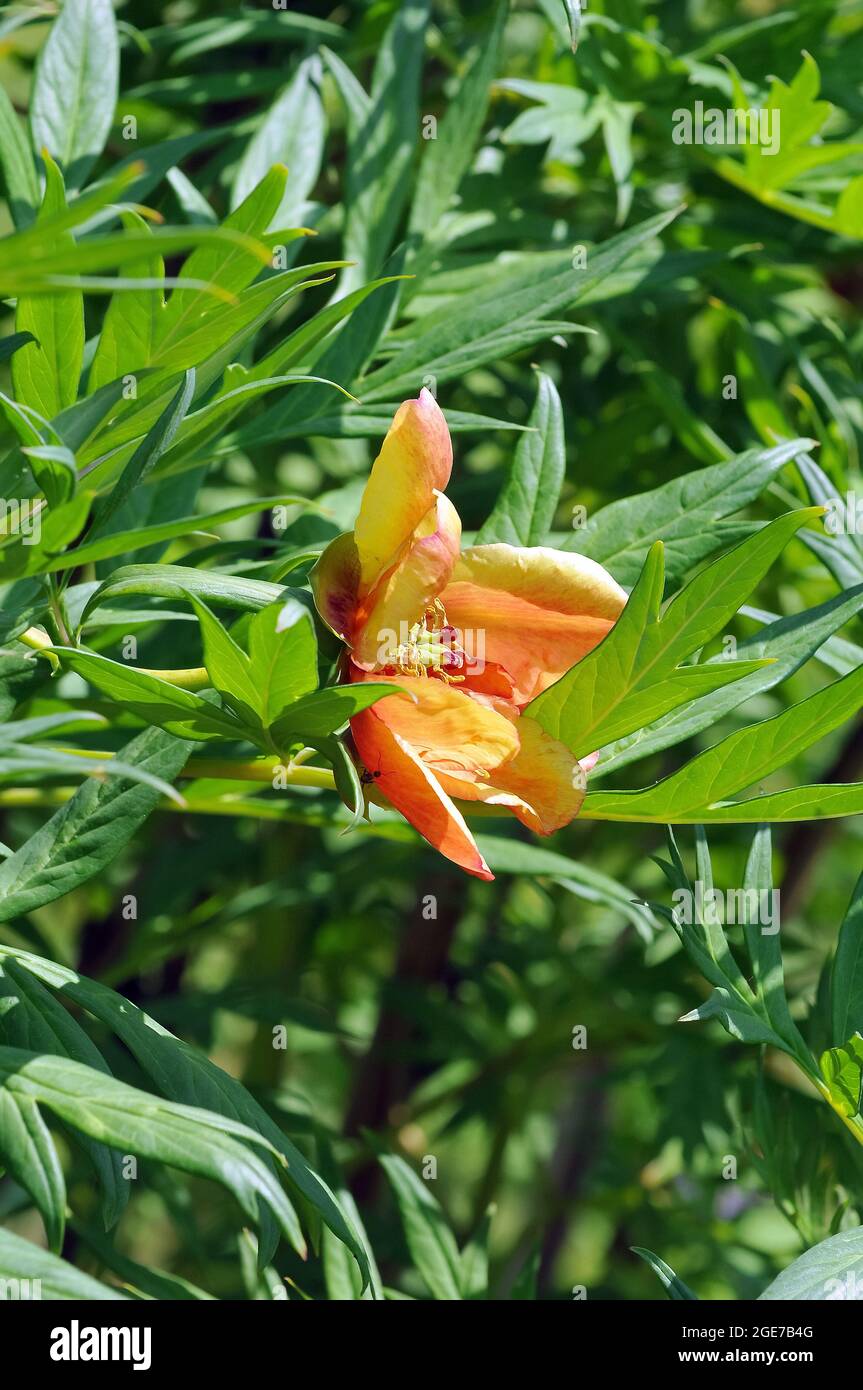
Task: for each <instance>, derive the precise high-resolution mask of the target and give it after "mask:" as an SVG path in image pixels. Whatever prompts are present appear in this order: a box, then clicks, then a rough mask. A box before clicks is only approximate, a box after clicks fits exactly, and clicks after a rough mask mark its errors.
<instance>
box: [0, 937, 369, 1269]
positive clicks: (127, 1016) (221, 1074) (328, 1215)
mask: <svg viewBox="0 0 863 1390" xmlns="http://www.w3.org/2000/svg"><path fill="white" fill-rule="evenodd" d="M0 951H2V952H3V954H4V955H5V956H7V957H8V958H10V959H14V960H15V961H16V962H17V963H18V964H19V965H20V966H22V967H23V968H25V969H27V970H30V971H32V972H33V973H34V974H35V975H36V976H37V977H38V978H39V979H40V980H42V982H43V983H44V984H46V985H47V986H48V987H49V988H50V989H57V990H62V992H63V994H64V996H66V997H67V998H69V999H71V1000H73V1001H74V1002H75V1003H76V1004H79V1005H80V1006H81V1007H82V1008H84V1009H86V1010H87V1012H88V1013H91V1014H92V1015H93V1016H94V1018H98V1019H100V1020H101V1022H102V1023H104V1024H105V1025H106V1026H107V1027H109V1028H110V1029H111V1030H112V1031H113V1032H115V1033H116V1034H117V1036H118V1037H119V1038H121V1039H122V1041H123V1042H124V1043H125V1044H126V1046H127V1047H128V1048H129V1050H130V1052H131V1053H132V1054H133V1056H134V1057H135V1059H136V1061H137V1062H138V1063H139V1064H140V1066H141V1067H142V1068H143V1069H144V1071H145V1072H146V1073H147V1075H148V1076H149V1077H150V1078H151V1080H152V1081H153V1084H154V1085H155V1086H157V1087H158V1089H159V1090H160V1091H161V1092H162V1094H163V1095H165V1096H167V1097H168V1098H169V1099H170V1100H174V1101H179V1102H182V1103H183V1104H186V1105H192V1104H195V1105H203V1106H205V1107H206V1108H207V1110H209V1111H213V1112H215V1113H217V1114H220V1115H225V1116H227V1117H228V1118H229V1119H232V1120H237V1121H240V1122H241V1123H242V1124H244V1125H246V1126H249V1127H250V1128H252V1129H254V1130H256V1131H258V1132H259V1133H260V1134H261V1135H262V1136H263V1138H264V1139H265V1140H267V1141H268V1143H269V1144H270V1145H271V1146H272V1147H273V1148H275V1149H276V1150H278V1152H279V1153H281V1154H282V1156H283V1157H284V1158H285V1159H286V1160H287V1170H286V1177H287V1181H288V1182H289V1183H290V1184H291V1186H292V1187H293V1188H295V1189H296V1191H297V1192H298V1193H301V1194H302V1196H303V1197H304V1198H305V1199H306V1200H307V1201H309V1202H310V1203H311V1205H312V1206H313V1207H314V1209H315V1210H316V1211H317V1212H318V1213H319V1214H320V1216H321V1217H322V1219H323V1220H324V1221H325V1222H326V1224H327V1226H328V1227H329V1228H330V1230H332V1231H333V1232H334V1234H335V1235H336V1236H337V1237H338V1238H339V1240H341V1241H343V1242H344V1243H345V1244H346V1245H347V1246H348V1248H349V1249H350V1250H351V1251H352V1252H353V1254H354V1255H355V1256H356V1259H357V1262H358V1264H359V1267H360V1270H361V1273H362V1279H363V1282H365V1281H366V1280H367V1279H368V1263H367V1260H366V1255H365V1250H364V1247H363V1243H362V1241H361V1240H359V1239H358V1238H357V1235H356V1233H355V1232H354V1230H353V1228H352V1225H351V1222H350V1219H349V1217H346V1215H345V1212H344V1211H343V1210H342V1208H341V1206H340V1205H339V1203H338V1201H337V1200H336V1198H335V1197H334V1196H333V1193H332V1192H331V1190H330V1188H329V1187H328V1186H327V1184H326V1183H325V1182H324V1181H323V1179H322V1178H320V1177H319V1176H318V1174H317V1173H316V1172H315V1171H314V1170H313V1169H312V1168H311V1167H310V1166H309V1164H308V1163H307V1162H306V1160H305V1158H304V1157H303V1155H302V1153H301V1152H300V1150H299V1149H298V1148H297V1147H296V1146H295V1145H294V1144H293V1143H292V1142H291V1141H290V1139H288V1137H287V1135H285V1134H283V1133H282V1131H281V1130H280V1129H279V1127H278V1125H276V1124H275V1123H274V1121H273V1120H272V1119H271V1118H270V1116H269V1115H268V1114H267V1112H266V1110H264V1109H263V1107H262V1106H260V1105H259V1104H258V1102H257V1101H256V1100H255V1099H254V1097H253V1096H252V1095H250V1093H249V1092H248V1091H247V1090H246V1089H245V1087H244V1086H242V1085H241V1084H240V1082H239V1081H237V1080H235V1079H234V1077H232V1076H230V1075H229V1074H228V1073H227V1072H225V1071H222V1069H221V1068H220V1067H217V1066H216V1065H215V1063H214V1062H211V1061H210V1060H209V1058H208V1057H206V1056H205V1055H204V1054H203V1053H201V1052H198V1051H197V1050H196V1049H195V1048H193V1047H190V1046H189V1045H188V1044H187V1043H185V1042H182V1041H181V1040H180V1039H179V1038H176V1037H174V1035H173V1034H172V1033H169V1032H168V1030H167V1029H166V1028H163V1027H162V1025H161V1024H159V1023H157V1022H156V1020H155V1019H154V1018H151V1017H150V1016H149V1015H148V1014H146V1013H144V1012H143V1010H141V1009H138V1008H136V1006H135V1005H134V1004H131V1003H130V1002H129V1000H128V999H124V998H123V997H122V995H119V994H115V993H114V991H113V990H111V989H108V988H107V987H106V986H105V985H101V984H97V983H96V981H94V980H87V979H85V978H84V977H82V976H79V975H76V974H75V972H74V971H72V970H68V969H66V968H65V967H64V966H61V965H56V964H55V963H54V962H53V961H48V960H44V959H42V958H40V957H39V956H34V955H31V954H30V953H29V952H27V951H16V950H12V949H11V948H7V947H0ZM290 1238H291V1240H292V1242H293V1244H294V1247H295V1248H296V1249H297V1250H299V1251H301V1252H303V1251H304V1248H305V1247H304V1242H303V1239H302V1235H301V1232H300V1230H299V1226H298V1225H297V1226H296V1227H295V1229H294V1231H293V1234H292V1235H291V1237H290Z"/></svg>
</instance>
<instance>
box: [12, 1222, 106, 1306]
mask: <svg viewBox="0 0 863 1390" xmlns="http://www.w3.org/2000/svg"><path fill="white" fill-rule="evenodd" d="M0 1283H2V1284H3V1285H4V1287H5V1288H6V1289H13V1288H14V1289H18V1291H19V1293H18V1297H19V1298H28V1297H30V1298H36V1297H39V1298H46V1299H51V1300H52V1301H55V1302H56V1301H57V1300H60V1299H71V1300H73V1301H75V1302H89V1303H92V1302H96V1303H102V1302H104V1301H105V1300H106V1299H119V1300H121V1301H125V1300H126V1297H127V1295H126V1294H124V1293H121V1292H120V1290H119V1289H115V1288H112V1287H111V1286H110V1285H109V1284H101V1283H100V1282H99V1280H98V1279H93V1278H91V1276H90V1275H89V1274H82V1272H81V1270H79V1269H76V1268H75V1266H74V1265H71V1264H68V1263H67V1261H66V1260H61V1259H58V1257H57V1256H56V1255H51V1254H50V1253H49V1252H48V1251H47V1250H43V1249H41V1247H40V1246H38V1245H33V1244H32V1243H31V1242H30V1241H29V1240H22V1238H21V1236H16V1235H14V1234H13V1233H12V1231H7V1230H3V1229H0ZM34 1288H37V1289H38V1290H39V1292H38V1295H37V1294H36V1293H33V1292H31V1290H33V1289H34ZM12 1296H13V1295H11V1294H10V1297H12Z"/></svg>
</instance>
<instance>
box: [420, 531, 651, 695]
mask: <svg viewBox="0 0 863 1390" xmlns="http://www.w3.org/2000/svg"><path fill="white" fill-rule="evenodd" d="M441 598H442V600H443V602H444V605H445V606H446V611H447V617H448V619H449V621H450V623H452V624H453V626H454V627H456V628H457V629H459V630H460V631H461V632H462V633H464V634H470V638H469V639H468V638H467V636H466V639H465V640H466V641H467V640H470V642H471V643H472V644H473V647H474V650H476V651H480V650H482V649H483V647H484V653H483V654H484V658H485V660H486V661H490V662H494V663H496V664H497V665H499V666H502V667H503V668H504V669H505V670H506V671H507V672H508V673H509V675H510V676H511V677H512V680H513V683H514V686H515V693H514V699H515V700H516V702H517V703H518V704H519V705H525V704H527V703H528V702H529V701H530V700H532V699H533V698H534V696H535V695H539V694H540V693H541V692H542V691H543V690H545V689H546V688H547V687H548V686H549V685H553V684H554V682H555V681H556V680H557V679H558V678H559V677H560V676H562V675H563V673H564V672H565V671H568V670H569V668H570V667H571V666H574V665H575V663H576V662H577V661H579V660H580V659H581V658H582V657H583V656H585V655H586V654H587V653H588V652H589V651H591V650H592V649H593V648H594V647H595V646H596V645H597V643H598V642H601V641H602V639H603V637H604V636H605V634H606V633H607V632H608V630H609V628H610V627H611V626H612V624H613V623H614V622H615V620H616V619H617V618H618V617H619V615H620V613H621V611H622V609H623V606H624V604H625V603H626V594H625V592H624V590H623V589H621V587H620V585H619V584H617V583H616V582H615V580H613V579H612V577H611V575H610V574H608V572H607V571H606V570H604V569H603V568H602V566H601V565H598V564H597V563H596V561H595V560H589V559H587V558H586V556H584V555H575V554H570V553H569V552H567V551H560V550H551V549H549V548H547V547H545V546H534V547H532V548H528V549H518V548H516V547H515V546H511V545H478V546H473V547H472V548H470V549H468V550H465V551H463V552H462V555H461V558H460V559H459V561H458V563H457V564H456V566H455V569H454V570H453V574H452V579H451V580H450V583H449V584H448V585H447V587H446V588H445V589H444V591H443V593H442V594H441Z"/></svg>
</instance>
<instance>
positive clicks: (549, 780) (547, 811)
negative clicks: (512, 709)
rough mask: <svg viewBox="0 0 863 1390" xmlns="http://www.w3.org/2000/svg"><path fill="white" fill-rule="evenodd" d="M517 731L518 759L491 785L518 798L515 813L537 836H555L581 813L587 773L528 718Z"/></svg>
mask: <svg viewBox="0 0 863 1390" xmlns="http://www.w3.org/2000/svg"><path fill="white" fill-rule="evenodd" d="M517 727H518V736H519V742H520V744H521V747H520V749H519V752H518V755H517V756H516V757H515V758H513V760H512V762H509V763H507V764H506V766H505V767H502V768H500V770H499V771H498V772H496V773H495V774H494V776H493V778H492V781H493V782H494V785H495V787H497V788H499V790H500V791H502V792H510V793H511V794H512V795H514V796H516V797H518V800H519V805H517V806H514V807H513V813H514V815H516V816H517V817H518V819H519V820H520V821H522V823H523V824H524V825H526V826H528V828H529V829H530V830H534V831H536V833H537V834H538V835H552V834H553V833H554V831H555V830H560V828H561V827H562V826H564V825H569V822H570V821H571V820H573V819H574V818H575V817H576V816H577V815H578V813H579V811H580V810H581V807H582V803H583V801H584V794H585V792H586V790H587V769H586V768H585V767H584V766H583V765H582V764H581V763H579V761H578V759H577V758H574V757H573V755H572V754H571V753H570V751H569V749H568V748H567V747H566V746H565V745H564V744H562V743H559V742H558V740H557V739H556V738H550V737H549V735H548V734H547V733H546V732H545V730H544V729H541V728H540V726H539V724H537V722H536V720H535V719H531V718H530V716H529V715H522V716H521V718H520V719H519V721H518V726H517ZM586 761H587V760H586V759H585V762H586Z"/></svg>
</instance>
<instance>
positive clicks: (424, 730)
mask: <svg viewBox="0 0 863 1390" xmlns="http://www.w3.org/2000/svg"><path fill="white" fill-rule="evenodd" d="M352 674H353V675H354V676H355V678H356V677H358V678H360V679H362V678H363V677H364V675H365V673H361V672H359V671H357V669H356V667H353V668H352ZM378 679H379V677H378ZM396 679H397V680H398V684H399V686H400V688H401V689H403V690H406V691H407V692H408V694H410V695H412V696H413V700H405V699H385V700H381V701H380V702H379V703H378V704H377V705H375V706H374V707H373V709H374V713H375V716H376V717H377V718H378V719H379V720H380V721H382V722H383V723H385V724H386V725H387V726H388V728H390V729H391V730H392V732H393V733H395V734H397V735H398V736H399V738H400V739H402V740H403V741H404V742H405V743H406V744H408V745H409V746H410V748H411V749H412V750H413V751H414V752H415V753H416V755H417V756H418V757H419V758H420V759H421V760H422V762H424V763H425V764H426V765H427V766H428V767H430V768H431V769H432V770H433V771H438V770H441V769H446V770H448V771H457V772H460V773H464V774H465V775H467V776H468V777H480V778H486V777H488V775H489V774H491V773H493V772H494V771H495V770H496V769H498V768H500V767H501V766H502V765H503V764H504V763H506V762H508V761H509V760H510V759H511V758H514V757H515V755H516V754H517V752H518V750H519V739H518V733H517V730H516V728H515V726H514V724H513V722H512V720H511V719H510V718H508V717H507V716H506V715H505V714H504V713H501V712H499V711H498V710H497V709H495V708H493V707H492V704H491V702H490V701H480V700H478V699H472V698H471V696H469V695H466V694H464V692H463V691H461V690H460V689H459V687H458V686H457V685H447V684H445V683H444V682H443V681H440V680H434V679H432V678H430V677H417V676H401V675H400V676H398V677H396ZM351 727H352V728H353V723H352V724H351ZM363 761H364V762H365V763H366V767H368V768H370V769H371V770H374V764H373V763H369V762H368V761H366V759H365V758H364V759H363Z"/></svg>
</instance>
